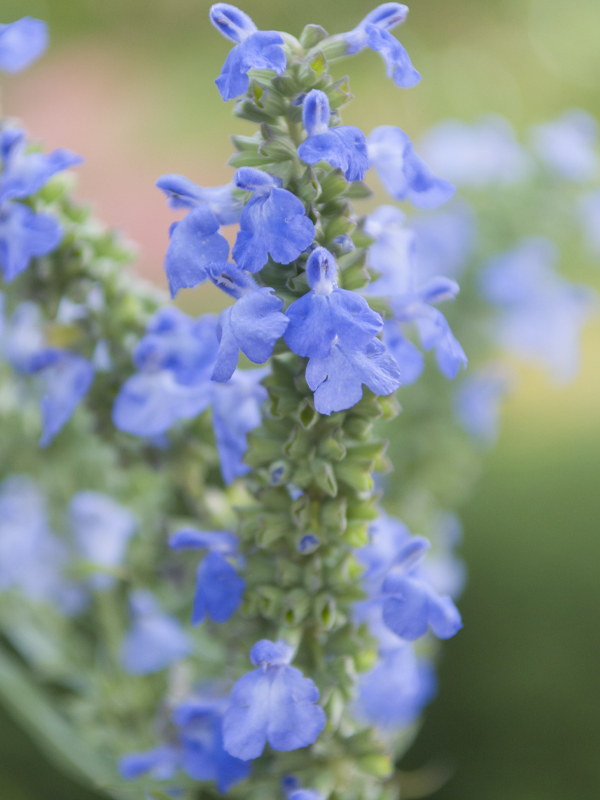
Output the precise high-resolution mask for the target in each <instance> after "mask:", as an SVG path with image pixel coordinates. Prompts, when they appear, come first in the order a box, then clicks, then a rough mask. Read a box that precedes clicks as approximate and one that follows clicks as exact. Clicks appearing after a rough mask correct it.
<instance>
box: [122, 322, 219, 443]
mask: <svg viewBox="0 0 600 800" xmlns="http://www.w3.org/2000/svg"><path fill="white" fill-rule="evenodd" d="M216 323H217V321H216V318H215V317H214V316H213V315H205V316H203V317H200V318H199V319H198V320H194V319H193V318H192V317H189V316H188V315H187V314H184V313H183V312H182V311H180V310H179V309H177V308H164V309H161V310H160V311H158V312H157V313H156V314H155V316H154V317H153V318H152V320H151V321H150V323H149V324H148V328H147V333H146V336H144V337H143V338H142V339H141V340H140V342H139V343H138V345H137V347H136V348H135V350H134V354H133V360H134V364H135V366H136V368H137V369H138V372H137V373H135V374H134V375H132V376H131V377H130V378H128V379H127V380H126V381H125V383H124V384H123V386H122V387H121V390H120V391H119V394H118V396H117V398H116V400H115V404H114V406H113V422H114V424H115V425H116V427H117V428H119V430H122V431H126V432H127V433H132V434H134V435H135V436H147V437H154V436H159V435H161V434H163V433H166V431H168V430H169V428H170V427H171V426H172V425H174V424H175V423H176V422H177V421H179V420H182V419H190V418H192V417H195V416H197V415H198V414H200V413H202V411H204V410H205V409H206V408H207V407H208V406H209V405H210V402H211V399H212V386H211V382H210V376H211V374H212V371H213V369H214V364H215V359H216V355H217V348H218V341H217V336H216Z"/></svg>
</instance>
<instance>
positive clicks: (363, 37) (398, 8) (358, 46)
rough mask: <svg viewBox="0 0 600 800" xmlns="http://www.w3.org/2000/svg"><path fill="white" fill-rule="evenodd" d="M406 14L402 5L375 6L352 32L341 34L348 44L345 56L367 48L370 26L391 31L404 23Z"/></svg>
mask: <svg viewBox="0 0 600 800" xmlns="http://www.w3.org/2000/svg"><path fill="white" fill-rule="evenodd" d="M407 14H408V6H405V5H403V4H402V3H383V5H380V6H377V8H375V9H373V11H371V12H369V13H368V14H367V16H366V17H365V18H364V19H363V20H362V21H361V22H360V23H359V24H358V25H357V26H356V28H354V30H352V31H349V32H348V33H343V34H341V36H342V37H343V38H344V39H345V40H346V41H347V42H348V50H347V51H346V53H347V55H349V56H350V55H354V53H358V52H359V51H360V50H364V48H365V47H367V46H368V43H369V33H368V31H369V29H370V26H372V25H374V26H376V27H378V28H381V29H383V30H391V29H392V28H395V27H396V25H400V24H401V23H402V22H404V20H405V19H406V15H407Z"/></svg>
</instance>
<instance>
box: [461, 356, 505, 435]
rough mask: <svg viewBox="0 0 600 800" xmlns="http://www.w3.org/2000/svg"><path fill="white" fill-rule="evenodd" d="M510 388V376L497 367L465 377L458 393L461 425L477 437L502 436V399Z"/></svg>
mask: <svg viewBox="0 0 600 800" xmlns="http://www.w3.org/2000/svg"><path fill="white" fill-rule="evenodd" d="M508 389H509V382H508V380H507V378H506V376H504V375H502V373H500V372H498V371H494V370H486V371H479V372H478V373H475V374H473V375H469V376H468V377H467V378H464V379H463V380H462V381H461V382H460V383H459V385H458V386H457V387H456V392H455V394H454V403H453V406H454V414H455V416H456V418H457V420H458V422H459V424H460V425H461V427H462V428H463V429H464V430H465V431H466V432H467V433H468V434H469V435H470V436H473V437H474V438H476V439H480V440H482V441H484V442H489V443H492V442H494V441H495V440H496V439H497V437H498V430H499V427H500V411H501V407H502V400H503V397H504V395H505V394H506V393H507V391H508Z"/></svg>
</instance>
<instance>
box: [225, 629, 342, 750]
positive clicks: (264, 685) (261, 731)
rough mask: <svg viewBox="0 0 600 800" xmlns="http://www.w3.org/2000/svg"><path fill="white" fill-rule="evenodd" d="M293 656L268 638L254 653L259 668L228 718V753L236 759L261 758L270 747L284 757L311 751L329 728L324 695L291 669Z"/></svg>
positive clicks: (236, 693) (234, 695)
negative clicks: (321, 699)
mask: <svg viewBox="0 0 600 800" xmlns="http://www.w3.org/2000/svg"><path fill="white" fill-rule="evenodd" d="M293 653H294V649H293V647H291V646H290V645H288V644H287V643H285V642H282V641H279V642H270V641H268V640H266V639H263V640H261V641H260V642H257V643H256V644H255V645H254V647H253V648H252V650H251V651H250V660H251V661H252V663H253V664H254V665H255V666H256V667H258V669H256V670H254V671H253V672H249V673H247V674H246V675H244V676H243V677H242V678H240V679H239V681H238V682H237V683H236V684H235V686H234V687H233V689H232V692H231V706H230V707H229V708H228V709H227V711H226V712H225V717H224V718H223V741H224V746H225V750H227V752H228V753H230V754H231V755H233V756H235V757H236V758H241V759H242V760H244V761H248V760H250V759H253V758H258V757H259V756H260V755H261V753H262V751H263V750H264V747H265V744H266V743H267V742H268V743H269V744H270V745H271V747H272V748H273V749H274V750H282V751H284V752H287V751H288V750H297V749H298V748H300V747H306V746H307V745H309V744H312V743H313V742H315V741H316V739H317V737H318V736H319V734H320V733H321V731H322V730H323V728H324V727H325V723H326V718H325V712H324V711H323V709H322V708H321V707H320V706H318V705H316V703H317V700H318V699H319V690H318V689H317V687H316V686H315V684H314V683H313V682H312V680H310V678H305V677H303V675H302V673H301V672H300V670H297V669H294V667H290V666H289V663H290V661H291V660H292V656H293Z"/></svg>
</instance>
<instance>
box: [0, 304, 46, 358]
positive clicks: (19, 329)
mask: <svg viewBox="0 0 600 800" xmlns="http://www.w3.org/2000/svg"><path fill="white" fill-rule="evenodd" d="M2 297H3V298H4V296H3V295H2ZM0 328H1V339H0V345H1V348H0V349H1V351H2V355H3V356H4V358H5V359H6V360H7V361H8V363H9V364H11V365H12V366H13V367H14V369H16V370H17V372H23V373H26V374H28V373H29V372H30V371H31V360H32V358H33V356H34V355H36V354H37V353H39V352H40V351H41V350H43V349H44V347H45V345H46V341H45V337H44V329H43V318H42V312H41V311H40V308H39V306H37V305H36V304H35V303H33V302H31V301H28V302H25V303H20V304H19V305H18V306H17V307H16V308H15V310H14V311H13V313H12V315H11V317H10V319H5V318H4V314H3V315H2V324H1V325H0Z"/></svg>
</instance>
